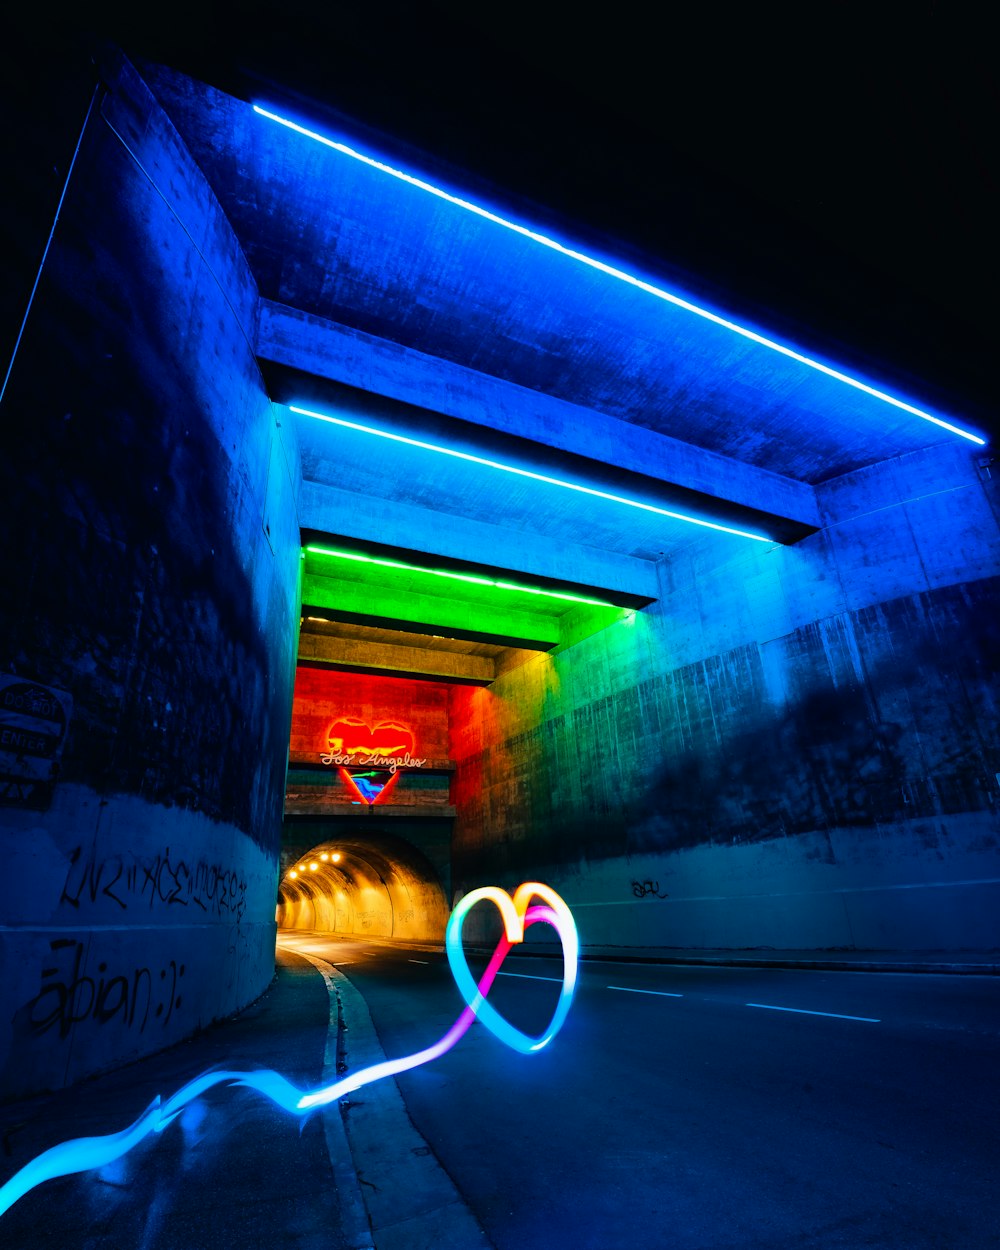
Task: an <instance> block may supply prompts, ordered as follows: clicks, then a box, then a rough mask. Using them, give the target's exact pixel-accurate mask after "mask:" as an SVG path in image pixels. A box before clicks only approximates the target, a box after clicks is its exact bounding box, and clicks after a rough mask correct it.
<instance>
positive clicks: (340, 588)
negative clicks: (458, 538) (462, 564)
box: [302, 572, 560, 651]
mask: <svg viewBox="0 0 1000 1250" xmlns="http://www.w3.org/2000/svg"><path fill="white" fill-rule="evenodd" d="M302 603H303V611H306V610H307V609H308V608H325V609H327V610H328V611H329V612H330V613H331V615H332V617H333V619H337V620H346V621H357V622H359V623H361V624H369V625H379V626H385V627H387V628H389V629H413V630H416V631H417V632H418V633H421V632H422V633H441V634H447V635H449V636H451V637H454V638H471V639H475V640H478V641H482V642H498V643H502V644H504V645H506V646H509V647H526V648H528V649H530V650H535V651H549V650H551V649H552V648H553V647H554V646H556V645H557V644H558V643H559V641H560V625H559V617H558V616H546V615H543V614H542V613H540V612H519V611H517V610H516V609H513V608H509V607H507V606H505V605H503V604H501V603H498V604H497V605H496V606H495V607H492V606H491V608H490V611H489V623H490V629H489V632H488V633H487V632H484V631H483V629H482V628H477V627H476V625H475V624H474V623H470V613H469V610H468V607H467V606H466V605H465V604H463V603H462V602H461V601H460V600H454V599H449V598H446V597H445V596H443V595H426V594H419V593H416V592H414V591H403V590H394V589H392V588H391V587H388V586H387V587H381V588H380V589H379V596H378V613H377V614H376V613H375V612H373V610H372V593H371V588H370V587H369V586H367V585H366V584H365V583H364V582H354V581H348V580H347V579H343V578H333V577H320V576H319V575H317V574H315V573H309V572H306V573H305V574H304V576H303V579H302ZM481 616H482V614H481V613H480V614H479V617H481ZM476 619H478V618H476Z"/></svg>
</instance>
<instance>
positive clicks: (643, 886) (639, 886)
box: [632, 880, 669, 898]
mask: <svg viewBox="0 0 1000 1250" xmlns="http://www.w3.org/2000/svg"><path fill="white" fill-rule="evenodd" d="M632 893H633V894H634V895H635V897H636V898H668V897H669V895H667V894H665V893H664V894H661V893H660V883H659V881H648V880H647V881H633V882H632Z"/></svg>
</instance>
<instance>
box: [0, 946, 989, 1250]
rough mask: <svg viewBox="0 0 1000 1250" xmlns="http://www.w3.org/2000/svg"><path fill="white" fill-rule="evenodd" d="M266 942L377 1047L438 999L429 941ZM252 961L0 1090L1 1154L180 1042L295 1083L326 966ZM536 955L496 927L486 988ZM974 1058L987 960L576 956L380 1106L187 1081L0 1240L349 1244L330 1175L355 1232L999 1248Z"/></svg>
mask: <svg viewBox="0 0 1000 1250" xmlns="http://www.w3.org/2000/svg"><path fill="white" fill-rule="evenodd" d="M286 941H287V939H285V938H283V939H282V943H283V946H284V945H285V943H286ZM294 941H295V943H296V945H298V946H299V947H300V949H302V950H303V951H307V952H308V953H309V954H311V955H313V956H317V955H318V956H321V957H322V958H325V959H326V960H327V961H329V962H330V963H333V964H335V965H337V966H338V967H339V971H340V973H341V974H343V975H344V976H346V977H349V978H350V980H351V981H352V982H353V984H354V986H355V987H356V988H357V989H359V990H360V991H361V995H362V996H363V1000H364V1002H365V1003H367V1009H368V1010H370V1012H371V1015H372V1018H373V1021H374V1024H375V1027H376V1029H377V1032H378V1039H379V1040H380V1042H381V1046H382V1049H383V1050H384V1052H385V1055H386V1056H387V1057H389V1058H390V1059H392V1058H396V1057H399V1056H403V1055H408V1054H412V1053H413V1052H415V1051H418V1050H420V1049H422V1048H423V1047H426V1046H429V1045H431V1044H432V1043H433V1042H435V1041H437V1040H438V1039H439V1038H440V1037H441V1036H442V1035H443V1034H444V1033H445V1032H446V1030H447V1029H448V1027H449V1026H450V1025H451V1024H452V1022H453V1021H454V1020H455V1018H456V1016H457V1015H458V1014H459V1012H460V1011H461V1009H462V1002H461V999H460V998H459V995H458V991H457V989H456V988H455V985H454V983H453V981H452V978H451V974H450V971H449V969H448V965H447V961H446V960H445V958H444V956H443V955H441V954H437V953H433V952H422V951H419V950H414V949H412V948H406V949H403V948H398V947H395V948H394V947H390V946H387V945H385V944H377V943H367V944H366V943H364V942H354V941H346V940H330V939H323V938H317V937H311V938H301V937H299V936H296V938H295V939H294ZM471 962H472V963H473V967H474V968H475V967H476V960H474V959H473V960H472V961H471ZM484 962H485V961H484V960H480V961H479V965H480V966H481V965H482V963H484ZM279 963H280V967H279V971H278V976H277V978H276V980H275V982H274V983H273V985H272V986H271V988H270V989H269V990H268V992H267V993H266V994H265V995H264V996H263V997H262V998H261V999H260V1000H258V1002H257V1003H255V1004H254V1005H253V1006H252V1007H250V1008H249V1009H248V1010H247V1011H245V1012H243V1013H242V1014H241V1015H240V1016H239V1017H238V1018H237V1019H235V1020H233V1021H229V1022H226V1023H223V1024H221V1025H219V1026H216V1027H215V1028H213V1029H210V1030H207V1031H206V1032H205V1033H204V1034H202V1035H199V1036H198V1037H197V1038H194V1039H192V1040H191V1041H189V1042H186V1043H183V1044H182V1045H180V1046H177V1047H174V1048H172V1049H171V1050H168V1051H164V1052H162V1053H161V1054H160V1055H157V1056H153V1057H151V1058H150V1059H148V1060H143V1061H142V1062H141V1063H137V1064H133V1065H130V1066H129V1067H128V1068H124V1069H121V1070H120V1071H118V1072H116V1073H112V1074H109V1075H108V1076H105V1077H100V1078H97V1079H95V1080H93V1081H87V1082H82V1083H81V1084H80V1085H78V1086H75V1087H74V1088H73V1089H72V1090H68V1091H63V1092H60V1093H58V1094H52V1095H46V1096H42V1097H39V1098H34V1099H29V1100H26V1101H25V1102H23V1103H20V1104H9V1105H7V1106H5V1107H4V1108H0V1164H2V1172H0V1181H2V1180H3V1179H5V1178H6V1177H7V1176H9V1175H12V1174H13V1173H15V1172H16V1171H17V1170H18V1169H19V1168H20V1167H22V1166H23V1165H25V1164H26V1163H27V1162H28V1161H29V1160H30V1159H32V1158H33V1157H35V1156H37V1155H38V1154H39V1152H41V1151H43V1150H45V1149H47V1148H49V1147H51V1146H53V1145H54V1144H57V1143H61V1142H65V1141H67V1140H69V1139H74V1138H78V1137H80V1136H86V1135H89V1134H95V1133H96V1134H103V1133H108V1132H111V1131H117V1130H119V1129H121V1128H123V1127H124V1126H126V1125H128V1124H130V1123H131V1122H132V1121H133V1120H134V1119H135V1117H136V1116H138V1115H140V1113H141V1112H142V1111H143V1109H144V1108H146V1107H148V1106H149V1104H150V1100H151V1099H152V1098H153V1097H154V1096H155V1095H157V1094H160V1095H163V1096H166V1095H169V1094H170V1093H172V1092H173V1091H176V1090H177V1089H179V1088H180V1087H181V1086H182V1085H184V1083H185V1082H187V1081H190V1080H191V1079H192V1078H194V1077H195V1076H197V1075H198V1074H199V1073H202V1072H204V1071H206V1070H214V1069H221V1070H231V1069H234V1068H236V1069H240V1070H259V1069H269V1068H273V1069H275V1070H276V1071H277V1072H279V1073H281V1074H282V1075H283V1076H286V1077H288V1078H289V1079H290V1080H291V1081H293V1082H294V1083H295V1084H296V1085H297V1086H298V1087H299V1088H300V1089H303V1090H309V1089H316V1088H317V1087H319V1086H321V1085H323V1084H324V1083H325V1082H326V1081H328V1080H329V1079H330V1070H331V1064H333V1063H334V1062H335V1061H336V1065H337V1066H338V1067H340V1065H339V1059H340V1051H339V1050H338V1049H337V1047H336V1046H334V1047H332V1048H331V1045H330V1042H331V1033H330V1019H331V1005H332V1000H331V997H330V993H329V992H328V988H327V985H326V984H325V983H324V978H323V977H321V976H320V975H319V973H318V972H317V971H316V969H315V967H314V966H313V965H312V964H311V963H309V962H307V960H306V959H305V958H303V957H300V956H298V955H295V954H291V953H289V952H288V951H287V949H283V950H282V952H281V953H280V954H279ZM327 976H328V977H330V979H331V982H333V983H334V988H335V990H336V993H335V997H336V995H337V994H339V996H340V997H341V998H344V997H345V995H346V993H347V991H346V989H345V987H343V986H340V987H339V988H337V987H336V984H335V977H333V976H331V974H329V973H328V974H327ZM560 980H561V962H560V961H558V960H553V959H544V958H540V957H520V958H519V957H518V956H516V955H514V954H512V955H511V956H510V957H509V959H508V962H507V964H505V965H504V967H503V969H502V971H501V975H500V976H499V977H498V979H497V982H496V984H495V986H494V989H493V991H491V994H490V1000H491V1002H493V1003H494V1005H495V1006H496V1007H497V1008H498V1009H499V1010H500V1011H501V1012H502V1013H503V1014H504V1015H505V1016H507V1018H508V1019H510V1020H511V1021H512V1022H513V1023H515V1024H517V1025H518V1026H519V1027H521V1028H524V1029H525V1030H527V1031H529V1032H541V1031H542V1030H543V1029H544V1027H545V1025H546V1023H547V1021H548V1018H549V1015H550V1013H551V1011H552V1009H553V1006H554V1003H555V1000H556V996H557V995H558V992H559V982H560ZM359 1002H360V1000H359V999H357V997H356V996H354V1007H353V1010H354V1011H355V1012H357V1008H358V1004H359ZM333 1005H334V1006H335V1003H334V1004H333ZM360 1010H361V1013H362V1016H363V1017H364V1018H363V1019H361V1017H359V1016H358V1015H357V1014H355V1015H354V1016H353V1017H352V1019H351V1025H350V1028H349V1029H348V1031H347V1032H346V1033H340V1034H339V1040H340V1042H341V1043H345V1042H346V1047H347V1055H346V1061H347V1074H348V1075H350V1073H351V1072H352V1071H355V1070H357V1068H358V1067H359V1066H363V1065H364V1063H368V1062H372V1061H373V1060H372V1058H371V1055H370V1054H369V1056H368V1057H367V1058H363V1059H362V1061H361V1062H360V1063H359V1062H355V1063H354V1064H353V1066H352V1062H351V1060H352V1048H353V1051H354V1055H355V1059H356V1060H357V1057H358V1055H359V1054H362V1052H363V1051H364V1047H365V1046H369V1047H370V1046H372V1045H375V1044H376V1043H375V1039H374V1037H371V1036H370V1034H371V1029H370V1025H368V1023H367V1012H366V1010H365V1007H364V1005H363V1004H362V1005H361V1008H360ZM336 1018H337V1014H336V1010H334V1011H333V1020H334V1022H336ZM359 1025H360V1026H362V1027H359ZM366 1029H367V1030H368V1035H369V1038H368V1040H367V1041H364V1040H363V1039H364V1038H365V1037H366ZM998 1059H1000V978H996V977H986V976H983V977H980V976H947V975H926V974H924V975H909V976H907V975H899V974H888V973H841V972H817V971H813V972H804V971H803V972H800V971H782V970H764V969H752V968H738V969H736V968H723V967H718V968H715V967H683V966H677V965H662V964H661V965H653V964H630V963H622V962H618V963H596V962H587V963H584V964H582V965H581V979H580V986H579V989H578V991H577V996H576V1000H575V1002H574V1004H573V1008H572V1010H571V1011H570V1014H569V1016H568V1019H567V1021H566V1024H565V1027H564V1028H563V1030H562V1031H561V1032H560V1033H559V1034H558V1036H557V1037H556V1038H555V1039H554V1040H553V1042H552V1043H551V1045H549V1046H548V1047H546V1048H545V1049H544V1050H542V1051H541V1052H539V1053H537V1054H533V1055H522V1054H517V1053H515V1052H514V1051H512V1050H510V1049H508V1048H507V1047H505V1046H504V1045H503V1044H502V1043H501V1042H499V1041H498V1040H497V1039H496V1038H495V1037H493V1035H492V1034H490V1033H489V1032H487V1031H486V1030H485V1029H484V1028H483V1027H482V1025H481V1024H479V1023H475V1024H473V1026H472V1028H471V1029H470V1031H469V1032H468V1033H467V1034H466V1035H465V1036H464V1037H463V1038H462V1039H461V1040H460V1041H459V1042H458V1044H457V1045H456V1046H455V1047H454V1049H453V1050H451V1051H450V1052H449V1053H447V1054H445V1055H444V1056H443V1057H441V1058H438V1059H436V1060H434V1061H433V1062H430V1063H427V1064H425V1065H423V1066H421V1067H418V1068H415V1069H413V1070H412V1071H410V1072H407V1073H404V1074H401V1075H400V1076H398V1077H397V1078H396V1079H397V1081H398V1084H399V1087H400V1090H401V1091H402V1095H403V1099H404V1102H405V1107H397V1108H396V1109H395V1110H394V1109H393V1106H392V1105H391V1103H392V1099H393V1098H394V1097H396V1096H395V1095H394V1094H392V1093H391V1091H390V1089H389V1086H388V1085H387V1083H386V1082H385V1081H382V1082H378V1083H377V1084H376V1085H373V1086H368V1087H365V1088H363V1089H360V1090H358V1091H357V1092H356V1093H353V1094H351V1095H349V1099H348V1101H349V1105H346V1106H345V1105H344V1104H343V1103H340V1102H335V1103H333V1104H332V1105H331V1106H330V1107H329V1109H328V1111H327V1112H324V1113H320V1114H319V1115H312V1116H309V1117H307V1118H305V1119H304V1120H299V1119H297V1118H295V1117H294V1116H290V1115H288V1114H287V1113H286V1112H284V1111H280V1110H278V1109H277V1108H276V1107H274V1106H273V1105H272V1104H271V1103H269V1102H268V1101H267V1100H266V1099H263V1098H261V1097H260V1095H259V1094H256V1093H254V1092H253V1091H251V1090H248V1089H241V1088H239V1087H234V1086H229V1087H225V1088H223V1087H220V1088H216V1089H213V1090H210V1091H209V1092H208V1093H207V1094H206V1095H204V1096H203V1097H200V1098H198V1099H197V1100H196V1101H195V1102H192V1103H190V1105H189V1106H188V1107H187V1108H186V1110H185V1111H184V1114H183V1115H181V1116H179V1117H178V1118H177V1120H176V1121H175V1122H172V1123H171V1124H170V1125H169V1126H168V1127H167V1128H165V1130H164V1131H163V1132H162V1133H159V1134H154V1135H153V1136H152V1137H150V1138H148V1139H146V1140H144V1141H143V1142H142V1143H141V1145H139V1146H138V1147H137V1148H136V1149H135V1150H134V1151H133V1152H131V1153H130V1154H129V1155H127V1156H125V1157H124V1158H123V1159H121V1160H119V1161H118V1162H116V1163H114V1164H112V1165H110V1166H108V1167H103V1168H100V1169H96V1170H90V1171H85V1172H82V1173H78V1174H75V1175H69V1176H64V1177H62V1178H60V1179H57V1180H51V1181H47V1182H45V1183H43V1184H41V1185H40V1186H39V1187H38V1188H37V1189H34V1190H33V1191H31V1192H30V1193H29V1194H28V1195H27V1196H25V1197H24V1198H23V1199H21V1200H20V1201H18V1202H17V1203H16V1205H15V1206H14V1207H13V1208H12V1209H11V1210H10V1211H8V1212H7V1213H6V1214H5V1215H3V1216H2V1217H0V1246H2V1247H3V1250H7V1248H8V1247H10V1250H27V1248H28V1247H30V1248H31V1250H44V1248H51V1250H55V1248H56V1247H58V1248H59V1250H139V1248H141V1250H231V1248H237V1247H238V1248H239V1250H257V1248H258V1247H259V1248H260V1250H263V1248H265V1247H275V1246H281V1247H285V1246H288V1247H292V1248H293V1250H350V1248H351V1247H353V1246H356V1245H363V1244H367V1245H370V1244H371V1241H370V1239H369V1238H368V1237H367V1235H366V1234H367V1224H366V1217H365V1211H364V1207H363V1206H362V1207H354V1208H352V1207H351V1205H350V1204H351V1202H353V1201H354V1199H353V1198H352V1197H351V1194H352V1188H351V1187H352V1186H353V1192H354V1193H355V1194H356V1195H363V1198H364V1204H365V1205H366V1206H367V1208H368V1215H369V1216H371V1217H372V1218H373V1220H375V1216H376V1215H377V1214H379V1215H380V1219H381V1223H380V1224H379V1223H378V1222H377V1221H376V1222H375V1229H376V1239H375V1244H376V1245H377V1246H378V1247H379V1250H479V1247H481V1246H487V1247H488V1246H489V1245H492V1246H493V1247H495V1248H496V1250H563V1248H568V1250H646V1248H653V1247H655V1248H656V1250H660V1248H663V1250H667V1248H669V1250H755V1248H758V1247H760V1248H761V1250H764V1248H766V1250H792V1248H794V1250H804V1248H811V1250H833V1248H836V1247H852V1248H853V1247H879V1248H880V1250H894V1248H899V1250H980V1248H983V1247H1000V1215H998V1195H1000V1185H998V1184H997V1177H998V1174H1000V1168H998V1164H1000V1080H998V1071H1000V1065H998ZM340 1070H341V1071H342V1070H343V1069H342V1067H341V1068H340ZM397 1101H398V1099H397ZM342 1110H343V1113H344V1115H345V1116H346V1129H347V1133H346V1137H345V1135H344V1128H343V1125H342V1122H341V1112H342ZM407 1114H408V1115H409V1118H410V1120H412V1125H413V1126H414V1127H415V1129H416V1134H414V1133H412V1131H411V1127H410V1125H409V1124H408V1123H407V1122H406V1121H407ZM331 1122H332V1123H333V1124H334V1126H335V1127H336V1132H337V1133H339V1135H340V1136H339V1138H338V1137H337V1136H336V1134H333V1135H331ZM348 1138H349V1139H350V1149H349V1150H348V1143H347V1139H348ZM338 1141H339V1142H340V1143H341V1145H340V1146H338V1144H337V1143H338ZM345 1152H346V1154H345ZM352 1152H353V1156H352ZM435 1159H436V1160H438V1161H439V1162H440V1164H441V1166H442V1168H443V1169H444V1173H446V1174H447V1176H443V1175H442V1173H441V1171H440V1169H438V1168H437V1166H436V1163H435ZM345 1177H346V1181H347V1183H346V1184H345ZM448 1177H450V1178H451V1181H452V1182H454V1185H455V1186H457V1190H458V1198H459V1200H458V1201H457V1202H456V1200H455V1199H456V1196H455V1194H454V1189H453V1188H451V1189H449V1185H447V1184H444V1183H443V1182H444V1181H447V1178H448ZM449 1192H450V1194H451V1197H449ZM462 1198H464V1200H465V1204H466V1205H467V1207H468V1208H469V1209H470V1210H471V1212H472V1215H473V1216H474V1217H475V1219H476V1220H477V1221H478V1222H479V1225H481V1227H482V1229H483V1230H485V1234H486V1239H487V1240H484V1239H483V1238H482V1236H481V1235H480V1233H479V1231H478V1230H477V1229H476V1228H475V1224H474V1223H473V1222H472V1221H471V1220H470V1219H469V1217H468V1213H467V1212H466V1211H465V1208H464V1207H462V1209H461V1210H457V1208H458V1207H461V1202H460V1199H462ZM358 1201H359V1202H360V1197H359V1198H358ZM421 1207H422V1211H420V1215H419V1219H417V1220H416V1222H414V1223H411V1222H410V1221H409V1220H408V1218H405V1217H406V1216H407V1215H408V1214H409V1213H411V1212H414V1211H418V1210H419V1209H420V1208H421ZM352 1210H353V1211H354V1216H356V1215H357V1212H358V1211H360V1220H361V1223H359V1222H358V1220H357V1219H355V1218H354V1216H352V1214H351V1212H352ZM397 1212H402V1213H403V1214H402V1215H400V1216H399V1218H398V1219H397V1218H396V1213H397ZM463 1218H464V1219H465V1223H463V1222H462V1219H463ZM352 1219H353V1223H352V1222H351V1221H352ZM435 1221H437V1223H435ZM470 1225H471V1227H470ZM359 1228H361V1229H362V1234H361V1235H360V1236H359V1235H358V1233H357V1230H358V1229H359Z"/></svg>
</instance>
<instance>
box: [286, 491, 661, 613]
mask: <svg viewBox="0 0 1000 1250" xmlns="http://www.w3.org/2000/svg"><path fill="white" fill-rule="evenodd" d="M298 503H299V521H300V524H301V526H302V529H303V530H305V531H315V532H316V533H321V534H338V535H341V536H342V537H344V538H354V539H357V540H358V541H360V542H370V541H371V540H372V539H373V538H375V539H377V540H378V542H379V543H381V544H384V545H385V546H389V547H399V548H403V549H409V548H412V547H414V546H416V545H418V544H419V547H420V549H421V550H422V551H425V552H427V553H428V554H431V555H439V556H444V557H446V558H447V559H451V560H468V561H471V562H477V563H481V562H482V561H483V558H484V553H494V554H496V553H501V552H502V553H503V554H502V559H503V563H504V566H505V568H508V569H510V570H512V571H515V572H520V573H523V574H524V575H525V576H526V577H528V578H533V577H542V578H552V579H553V580H555V581H564V582H574V583H577V584H580V585H585V586H590V587H593V589H594V593H595V595H597V597H601V596H600V594H599V592H600V591H601V590H604V591H607V592H608V593H609V594H615V593H618V594H625V595H637V596H640V597H641V598H643V599H647V600H649V599H655V598H656V597H657V596H658V595H659V593H660V587H659V584H658V582H657V578H656V566H655V565H654V564H653V563H652V562H651V561H649V560H637V559H635V558H634V557H632V556H624V555H621V554H619V553H618V552H613V551H603V550H600V549H598V548H596V547H585V546H583V545H582V544H581V543H572V542H567V541H565V540H561V541H559V542H553V541H551V540H550V539H548V538H546V537H545V536H544V535H530V534H526V533H524V531H518V530H512V529H510V528H508V527H506V526H504V525H497V524H495V523H492V522H489V521H479V520H475V519H473V518H471V517H461V516H455V515H451V514H448V513H444V512H435V513H433V514H431V513H428V510H427V509H426V508H423V507H420V506H419V505H417V504H407V503H402V502H399V501H396V500H386V499H376V498H374V497H373V496H370V495H358V494H355V493H354V492H353V491H350V490H341V489H338V488H337V487H334V486H327V485H325V484H323V483H320V482H313V481H309V480H308V479H307V480H305V481H303V483H302V485H301V488H300V490H299V501H298ZM430 521H433V524H431V523H429V522H430ZM415 535H417V536H419V538H418V539H417V540H416V541H415V537H414V536H415Z"/></svg>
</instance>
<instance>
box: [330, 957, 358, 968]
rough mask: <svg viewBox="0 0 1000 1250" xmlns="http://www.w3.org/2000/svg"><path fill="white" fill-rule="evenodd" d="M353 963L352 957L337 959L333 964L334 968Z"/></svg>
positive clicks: (344, 966) (348, 965)
mask: <svg viewBox="0 0 1000 1250" xmlns="http://www.w3.org/2000/svg"><path fill="white" fill-rule="evenodd" d="M352 963H354V960H353V959H339V960H338V961H337V962H336V963H335V964H334V965H333V966H334V967H335V968H348V967H350V965H351V964H352Z"/></svg>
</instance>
